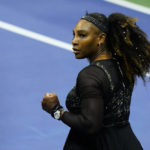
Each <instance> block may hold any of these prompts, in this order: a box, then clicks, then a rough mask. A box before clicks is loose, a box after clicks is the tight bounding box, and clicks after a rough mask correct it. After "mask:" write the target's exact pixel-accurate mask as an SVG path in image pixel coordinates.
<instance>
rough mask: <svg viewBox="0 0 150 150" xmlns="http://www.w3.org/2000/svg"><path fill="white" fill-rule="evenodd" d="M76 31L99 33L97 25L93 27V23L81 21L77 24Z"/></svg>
mask: <svg viewBox="0 0 150 150" xmlns="http://www.w3.org/2000/svg"><path fill="white" fill-rule="evenodd" d="M74 30H85V31H92V30H94V31H97V30H98V28H97V27H96V26H95V25H93V24H92V23H91V22H89V21H86V20H83V19H81V20H79V22H78V23H77V24H76V26H75V28H74Z"/></svg>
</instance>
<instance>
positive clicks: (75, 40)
mask: <svg viewBox="0 0 150 150" xmlns="http://www.w3.org/2000/svg"><path fill="white" fill-rule="evenodd" d="M72 45H73V46H75V45H78V39H77V38H76V37H74V38H73V39H72Z"/></svg>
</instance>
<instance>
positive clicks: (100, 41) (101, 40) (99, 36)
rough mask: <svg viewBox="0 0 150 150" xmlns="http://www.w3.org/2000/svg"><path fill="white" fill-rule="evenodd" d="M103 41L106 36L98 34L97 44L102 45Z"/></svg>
mask: <svg viewBox="0 0 150 150" xmlns="http://www.w3.org/2000/svg"><path fill="white" fill-rule="evenodd" d="M105 39H106V34H105V33H100V34H99V35H98V44H102V43H104V41H105Z"/></svg>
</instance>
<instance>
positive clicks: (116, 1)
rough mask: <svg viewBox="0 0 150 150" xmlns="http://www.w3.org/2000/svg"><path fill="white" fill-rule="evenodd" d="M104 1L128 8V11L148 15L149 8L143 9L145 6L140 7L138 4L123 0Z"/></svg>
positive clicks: (149, 12) (149, 13)
mask: <svg viewBox="0 0 150 150" xmlns="http://www.w3.org/2000/svg"><path fill="white" fill-rule="evenodd" d="M104 1H106V2H110V3H113V4H117V5H120V6H123V7H126V8H130V9H133V10H136V11H139V12H142V13H145V14H147V15H150V8H148V7H145V6H141V5H139V4H135V3H132V2H128V1H125V0H104Z"/></svg>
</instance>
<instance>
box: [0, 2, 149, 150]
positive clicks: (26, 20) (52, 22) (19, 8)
mask: <svg viewBox="0 0 150 150" xmlns="http://www.w3.org/2000/svg"><path fill="white" fill-rule="evenodd" d="M86 10H88V11H89V12H101V13H104V14H106V15H109V14H110V13H112V12H122V13H125V14H127V15H129V16H135V17H138V18H139V22H138V25H139V26H140V27H141V28H142V29H143V30H144V31H145V32H146V33H147V35H148V36H149V37H150V30H149V27H150V22H149V20H150V16H149V15H146V14H144V13H140V12H137V11H133V10H130V9H127V8H124V7H120V6H117V5H114V4H111V3H107V2H104V1H103V0H91V1H90V0H82V1H80V0H76V1H73V0H70V1H69V0H11V1H10V0H0V21H3V22H6V23H9V24H13V25H15V26H18V27H22V28H24V29H27V30H30V31H33V32H36V33H39V34H42V35H45V36H48V37H51V38H55V39H57V40H60V41H63V42H67V43H69V44H71V40H72V30H73V28H74V26H75V24H76V23H77V21H78V20H79V18H80V17H82V15H84V14H85V12H86ZM0 45H1V48H0V56H1V57H0V70H1V73H0V80H1V82H0V83H1V84H0V120H1V121H0V150H43V149H44V150H61V149H62V147H63V145H64V142H65V139H66V136H67V134H68V131H69V127H67V126H66V125H65V124H63V123H62V122H59V121H57V120H54V119H53V118H51V116H50V115H49V114H48V113H46V112H44V111H43V110H42V108H41V100H42V97H43V95H44V94H45V93H46V92H56V93H57V94H58V97H59V99H60V102H61V104H62V105H63V106H65V98H66V95H67V93H68V92H69V90H70V89H71V88H72V87H73V86H74V84H75V81H76V76H77V74H78V72H79V71H80V70H81V69H82V68H83V67H84V66H86V65H88V62H87V61H86V60H76V59H75V58H74V54H73V53H72V52H70V51H68V50H66V49H63V48H60V47H57V46H53V45H51V44H46V43H43V42H40V41H38V40H34V39H31V38H28V37H25V36H22V35H20V34H16V33H13V32H10V31H8V30H5V29H2V28H1V27H0ZM149 116H150V82H148V83H147V85H146V87H144V84H143V83H142V81H141V80H138V81H137V84H136V86H135V89H134V92H133V96H132V105H131V116H130V122H131V126H132V128H133V130H134V132H135V134H136V136H137V137H138V139H139V140H140V141H141V143H142V145H143V148H144V150H149V147H150V144H149V140H150V131H149V127H150V117H149Z"/></svg>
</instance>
